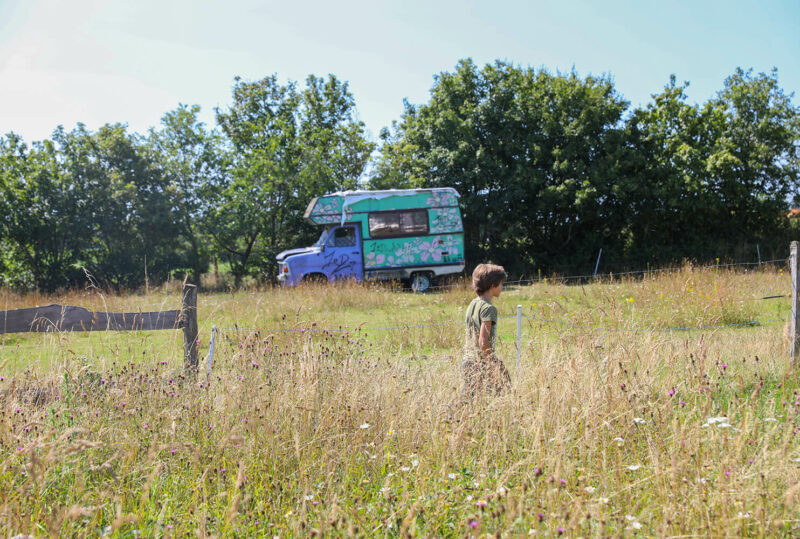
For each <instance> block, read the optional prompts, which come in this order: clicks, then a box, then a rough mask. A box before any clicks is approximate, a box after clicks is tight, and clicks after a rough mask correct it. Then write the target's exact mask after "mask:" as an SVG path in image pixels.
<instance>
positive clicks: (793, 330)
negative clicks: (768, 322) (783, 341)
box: [789, 241, 800, 367]
mask: <svg viewBox="0 0 800 539" xmlns="http://www.w3.org/2000/svg"><path fill="white" fill-rule="evenodd" d="M798 247H800V242H796V241H793V242H792V243H791V244H790V246H789V267H790V268H791V272H792V300H791V301H792V318H791V320H790V321H789V336H790V337H789V338H790V339H791V340H790V342H789V355H790V356H791V358H792V365H791V366H792V367H794V365H795V363H796V362H797V353H798V344H800V343H799V342H798V339H800V334H798V333H800V327H798V324H797V316H798V312H800V298H798V297H797V290H798V288H800V281H798V279H800V274H798V271H797V252H798Z"/></svg>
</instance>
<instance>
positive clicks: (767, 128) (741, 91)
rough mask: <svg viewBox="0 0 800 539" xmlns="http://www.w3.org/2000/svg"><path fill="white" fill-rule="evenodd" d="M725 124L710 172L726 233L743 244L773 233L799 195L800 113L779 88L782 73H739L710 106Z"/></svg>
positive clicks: (730, 78) (711, 161)
mask: <svg viewBox="0 0 800 539" xmlns="http://www.w3.org/2000/svg"><path fill="white" fill-rule="evenodd" d="M709 106H710V107H714V109H715V110H716V111H718V113H719V114H720V116H721V117H722V118H723V120H724V122H723V123H721V125H720V129H719V136H718V137H717V139H716V141H715V144H714V146H713V150H712V154H711V155H710V156H709V160H708V164H707V168H708V171H709V173H710V174H711V175H712V177H713V179H714V187H715V189H716V190H717V191H718V193H719V195H720V197H721V198H722V200H723V202H724V204H725V205H726V207H727V208H728V216H727V217H728V218H727V219H725V221H724V223H725V225H726V226H725V232H726V234H727V235H728V237H730V238H732V239H733V238H735V239H738V240H740V241H741V240H744V239H745V238H744V237H742V236H743V233H744V234H746V235H749V236H751V237H752V236H764V235H768V234H770V232H771V231H774V230H775V227H776V225H777V223H776V221H777V220H780V219H781V216H780V214H781V212H783V211H785V210H786V208H787V200H788V198H789V197H790V196H791V195H792V194H793V193H796V192H797V189H798V185H799V182H800V168H798V163H797V160H796V158H797V141H798V140H800V132H798V130H797V120H798V113H799V112H800V111H799V110H798V108H797V107H794V106H793V105H792V102H791V98H790V96H787V95H786V94H785V93H784V92H783V90H782V89H781V88H780V86H779V85H778V72H777V69H773V70H772V72H771V73H770V74H765V73H759V74H758V75H754V74H753V70H752V69H751V70H748V71H744V70H742V69H741V68H737V69H736V71H735V72H734V74H733V75H731V76H730V77H728V78H727V79H725V85H724V88H723V89H722V90H721V91H720V92H718V94H717V97H716V99H714V100H712V101H711V102H710V103H709Z"/></svg>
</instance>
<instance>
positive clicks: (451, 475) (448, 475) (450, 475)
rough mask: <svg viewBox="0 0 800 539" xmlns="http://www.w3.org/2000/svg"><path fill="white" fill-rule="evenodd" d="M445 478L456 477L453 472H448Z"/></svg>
mask: <svg viewBox="0 0 800 539" xmlns="http://www.w3.org/2000/svg"><path fill="white" fill-rule="evenodd" d="M447 478H448V479H455V478H456V474H454V473H449V474H447Z"/></svg>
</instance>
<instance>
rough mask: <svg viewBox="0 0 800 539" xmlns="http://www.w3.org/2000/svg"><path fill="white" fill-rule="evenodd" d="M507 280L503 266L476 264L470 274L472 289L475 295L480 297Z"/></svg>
mask: <svg viewBox="0 0 800 539" xmlns="http://www.w3.org/2000/svg"><path fill="white" fill-rule="evenodd" d="M507 278H508V275H507V274H506V270H504V269H503V266H497V265H495V264H478V267H476V268H475V271H473V272H472V289H473V290H474V291H475V293H476V294H478V295H479V296H482V295H483V294H485V293H486V292H487V291H488V290H489V289H490V288H492V287H493V286H497V285H500V284H502V283H503V282H505V280H506V279H507Z"/></svg>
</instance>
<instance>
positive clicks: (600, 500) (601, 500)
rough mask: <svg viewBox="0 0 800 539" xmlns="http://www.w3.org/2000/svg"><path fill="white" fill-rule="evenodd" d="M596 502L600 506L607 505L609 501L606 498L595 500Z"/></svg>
mask: <svg viewBox="0 0 800 539" xmlns="http://www.w3.org/2000/svg"><path fill="white" fill-rule="evenodd" d="M597 501H598V502H600V503H602V504H607V503H608V501H609V500H608V498H597Z"/></svg>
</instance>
